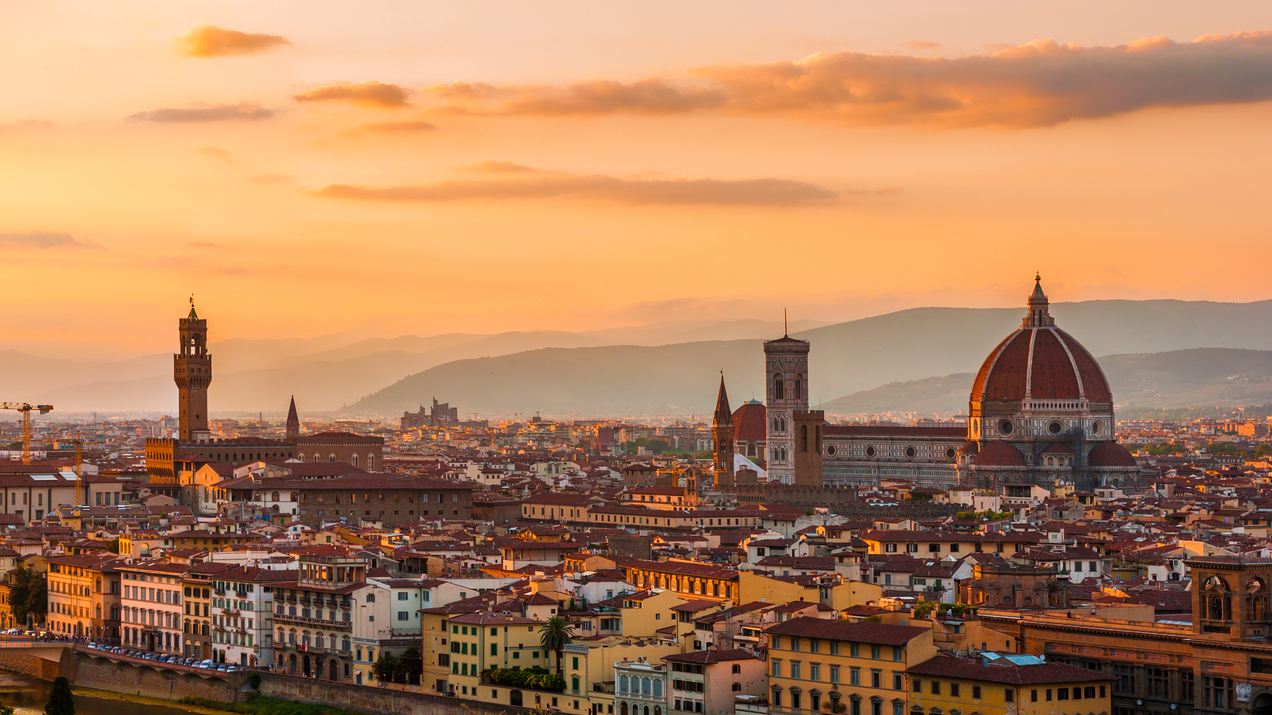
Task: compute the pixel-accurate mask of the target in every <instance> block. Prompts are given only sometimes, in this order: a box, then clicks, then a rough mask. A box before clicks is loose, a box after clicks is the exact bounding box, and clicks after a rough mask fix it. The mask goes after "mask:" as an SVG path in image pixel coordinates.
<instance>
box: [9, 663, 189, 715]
mask: <svg viewBox="0 0 1272 715" xmlns="http://www.w3.org/2000/svg"><path fill="white" fill-rule="evenodd" d="M50 686H51V683H46V682H44V681H41V680H36V679H35V678H28V677H27V676H25V675H19V674H17V673H10V672H8V671H4V670H0V704H2V705H8V706H10V707H12V708H13V709H14V711H15V715H44V704H45V703H46V702H48V699H49V687H50ZM71 690H72V692H74V690H75V684H74V683H71ZM75 715H190V711H189V710H185V709H182V708H180V707H168V706H164V705H152V704H150V703H135V702H131V701H129V700H117V699H114V698H96V697H92V696H89V695H83V694H80V693H75Z"/></svg>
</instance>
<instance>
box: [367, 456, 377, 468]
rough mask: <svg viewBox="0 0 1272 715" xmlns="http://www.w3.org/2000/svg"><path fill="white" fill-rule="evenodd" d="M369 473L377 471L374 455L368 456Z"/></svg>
mask: <svg viewBox="0 0 1272 715" xmlns="http://www.w3.org/2000/svg"><path fill="white" fill-rule="evenodd" d="M367 471H368V472H373V471H375V455H374V454H368V455H367Z"/></svg>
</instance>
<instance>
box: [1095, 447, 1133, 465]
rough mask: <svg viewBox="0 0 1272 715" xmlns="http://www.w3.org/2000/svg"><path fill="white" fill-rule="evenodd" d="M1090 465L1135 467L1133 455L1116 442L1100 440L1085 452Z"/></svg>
mask: <svg viewBox="0 0 1272 715" xmlns="http://www.w3.org/2000/svg"><path fill="white" fill-rule="evenodd" d="M1087 464H1089V465H1090V466H1092V467H1136V466H1138V465H1137V463H1136V462H1135V457H1133V456H1131V453H1130V452H1128V451H1127V449H1126V447H1123V446H1122V445H1120V444H1118V443H1117V442H1100V443H1098V444H1096V445H1095V446H1094V447H1092V448H1091V451H1090V452H1089V453H1088V454H1087Z"/></svg>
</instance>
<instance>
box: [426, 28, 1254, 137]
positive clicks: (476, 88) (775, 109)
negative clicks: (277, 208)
mask: <svg viewBox="0 0 1272 715" xmlns="http://www.w3.org/2000/svg"><path fill="white" fill-rule="evenodd" d="M428 96H429V97H430V98H431V99H432V101H433V102H434V103H435V104H437V105H438V106H439V107H440V108H445V109H450V110H452V111H456V112H461V113H469V114H493V115H525V116H562V115H580V116H592V115H607V114H653V115H659V114H661V115H670V114H691V113H707V112H713V113H725V114H734V115H757V116H767V115H776V116H789V117H793V118H798V119H805V120H814V121H832V122H838V123H844V124H857V125H862V124H864V125H892V124H911V123H917V124H927V125H935V126H942V127H951V126H1000V127H1018V128H1021V127H1045V126H1053V125H1056V124H1060V123H1062V122H1067V121H1074V120H1081V119H1097V118H1103V117H1111V116H1116V115H1119V114H1124V113H1128V112H1135V111H1139V110H1143V109H1148V108H1154V107H1181V106H1195V105H1208V104H1228V103H1242V102H1261V101H1266V100H1269V99H1272V31H1266V32H1247V33H1237V34H1230V35H1207V36H1203V37H1198V38H1196V39H1195V40H1193V41H1191V42H1175V41H1173V40H1170V39H1167V38H1160V37H1158V38H1147V39H1143V40H1137V41H1135V42H1131V43H1128V44H1125V45H1117V46H1112V47H1084V46H1078V45H1069V44H1060V43H1058V42H1055V41H1054V40H1039V41H1035V42H1030V43H1027V44H1024V45H1019V46H1014V47H1008V48H1005V49H1002V50H1000V51H997V52H993V53H987V54H980V55H970V56H964V57H955V58H940V57H919V56H914V55H875V54H865V53H859V52H825V53H818V54H815V55H812V56H809V57H806V58H804V59H802V60H799V61H795V62H774V63H765V64H753V65H729V66H715V67H707V68H703V69H700V70H696V71H695V72H693V73H692V74H691V75H690V76H689V77H688V78H686V79H683V80H678V81H677V80H672V79H667V78H650V79H644V80H641V81H638V82H627V83H624V82H614V81H602V82H582V83H577V84H570V85H564V86H545V85H508V86H494V85H485V84H463V83H459V84H448V85H439V86H434V87H431V88H429V90H428Z"/></svg>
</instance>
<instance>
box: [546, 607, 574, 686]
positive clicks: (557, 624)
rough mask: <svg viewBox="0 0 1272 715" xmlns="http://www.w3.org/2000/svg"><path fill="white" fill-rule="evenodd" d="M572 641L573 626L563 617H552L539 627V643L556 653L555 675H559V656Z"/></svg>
mask: <svg viewBox="0 0 1272 715" xmlns="http://www.w3.org/2000/svg"><path fill="white" fill-rule="evenodd" d="M572 640H574V626H573V625H572V624H571V623H570V622H569V621H568V620H566V618H565V617H564V616H552V617H551V618H549V619H548V620H546V621H544V622H543V625H542V626H540V627H539V643H540V644H541V645H542V646H543V647H544V648H545V649H546V650H550V651H552V652H553V653H556V666H557V675H560V674H561V654H562V652H563V651H564V650H565V647H566V646H567V645H569V644H570V641H572Z"/></svg>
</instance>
